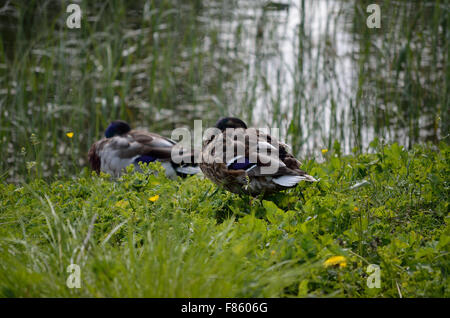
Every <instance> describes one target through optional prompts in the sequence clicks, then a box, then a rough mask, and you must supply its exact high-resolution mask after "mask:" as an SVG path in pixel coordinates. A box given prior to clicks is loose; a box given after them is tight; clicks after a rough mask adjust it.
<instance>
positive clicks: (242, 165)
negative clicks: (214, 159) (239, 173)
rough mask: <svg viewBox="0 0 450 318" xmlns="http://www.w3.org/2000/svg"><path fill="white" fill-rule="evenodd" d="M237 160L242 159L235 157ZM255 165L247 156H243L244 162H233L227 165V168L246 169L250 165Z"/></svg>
mask: <svg viewBox="0 0 450 318" xmlns="http://www.w3.org/2000/svg"><path fill="white" fill-rule="evenodd" d="M237 161H242V158H241V159H237ZM253 165H255V164H254V163H251V162H250V160H249V159H248V158H245V160H244V162H233V163H232V164H230V165H229V166H228V169H230V170H247V169H248V168H250V167H251V166H253Z"/></svg>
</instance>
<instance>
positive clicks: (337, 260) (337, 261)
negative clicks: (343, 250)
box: [323, 256, 347, 268]
mask: <svg viewBox="0 0 450 318" xmlns="http://www.w3.org/2000/svg"><path fill="white" fill-rule="evenodd" d="M323 265H324V266H325V267H329V266H334V265H339V267H340V268H343V267H346V266H347V260H346V259H345V257H344V256H332V257H330V258H329V259H327V260H326V261H325V262H324V263H323Z"/></svg>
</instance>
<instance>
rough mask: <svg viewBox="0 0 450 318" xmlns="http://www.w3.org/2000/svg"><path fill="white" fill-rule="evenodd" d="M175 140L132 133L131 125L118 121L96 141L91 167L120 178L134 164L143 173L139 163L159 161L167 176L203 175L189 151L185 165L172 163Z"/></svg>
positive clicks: (183, 163)
mask: <svg viewBox="0 0 450 318" xmlns="http://www.w3.org/2000/svg"><path fill="white" fill-rule="evenodd" d="M175 145H176V143H175V141H173V140H171V139H169V138H165V137H163V136H160V135H158V134H155V133H151V132H147V131H143V130H132V129H131V127H130V125H128V123H127V122H125V121H122V120H115V121H113V122H111V123H110V124H109V126H108V127H107V128H106V130H105V137H104V138H102V139H101V140H99V141H97V142H95V143H94V144H93V145H92V146H91V148H90V150H89V154H88V157H89V163H90V165H91V168H92V169H93V170H94V171H96V172H97V173H100V171H102V172H105V173H108V174H110V175H112V176H114V177H119V176H120V175H121V174H122V173H124V172H125V168H126V167H128V166H129V165H134V166H135V168H136V169H137V170H140V167H139V162H142V163H150V162H155V161H159V162H161V165H162V166H163V167H164V168H165V172H166V175H167V177H169V178H175V177H176V176H182V177H184V176H187V175H193V174H196V173H199V172H200V169H199V167H198V166H197V164H195V163H194V160H193V154H192V153H191V152H185V153H184V154H183V156H182V158H181V160H177V162H179V161H181V163H176V162H174V160H172V148H173V147H174V146H175Z"/></svg>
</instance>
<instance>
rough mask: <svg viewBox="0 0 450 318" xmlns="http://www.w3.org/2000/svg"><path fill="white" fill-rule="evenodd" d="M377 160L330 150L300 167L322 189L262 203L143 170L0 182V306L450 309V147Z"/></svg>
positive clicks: (377, 149)
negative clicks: (370, 304)
mask: <svg viewBox="0 0 450 318" xmlns="http://www.w3.org/2000/svg"><path fill="white" fill-rule="evenodd" d="M372 147H373V153H366V154H360V155H356V154H355V155H348V156H344V155H341V152H340V149H339V144H338V143H335V146H334V148H333V149H329V151H327V150H324V151H323V152H322V153H323V157H324V161H323V162H320V163H319V162H317V161H314V160H311V161H308V162H305V163H304V165H303V168H304V169H305V170H306V171H308V172H310V173H311V174H312V175H314V176H316V177H318V178H320V181H319V182H318V183H314V184H306V183H304V184H301V185H299V186H298V187H297V188H295V189H291V190H288V191H285V192H282V193H278V194H276V195H272V196H271V197H266V198H250V197H245V196H238V195H235V194H232V193H228V192H225V191H223V190H220V189H217V187H216V186H215V185H214V184H212V183H211V182H210V181H209V180H207V179H203V178H202V177H198V176H195V177H190V178H187V179H179V180H176V181H173V180H169V179H167V178H166V177H165V175H164V174H163V173H159V174H158V175H157V176H155V175H153V174H151V173H149V170H147V168H145V172H146V173H144V174H141V173H129V174H127V175H125V176H123V177H122V178H120V179H119V180H116V181H114V180H111V178H110V177H109V176H107V175H101V176H96V175H93V174H91V172H89V171H88V170H84V171H83V172H82V173H81V174H80V175H79V176H78V177H76V178H74V179H66V180H64V181H61V180H59V181H54V182H51V183H49V182H45V181H43V180H40V179H35V180H34V181H31V182H29V183H23V184H20V185H14V184H8V183H5V182H2V183H0V259H1V262H0V296H1V297H79V296H83V297H297V296H300V297H309V296H319V297H320V296H327V297H423V296H433V297H449V296H450V292H449V287H448V286H450V280H449V275H448V274H449V269H450V266H449V260H450V256H449V247H450V227H449V220H450V219H449V216H448V212H449V203H448V198H449V176H450V171H449V170H450V162H449V161H450V156H449V153H450V147H449V146H448V145H447V144H445V143H441V144H440V146H439V147H436V146H432V145H417V146H415V147H414V148H413V149H412V150H410V151H407V150H405V149H403V148H402V147H400V146H398V145H397V144H392V145H388V146H384V145H379V144H378V143H377V142H376V141H375V142H373V143H372ZM151 168H153V169H162V168H161V167H160V166H158V165H156V164H151ZM70 264H77V265H79V266H80V269H81V273H80V274H81V276H80V277H81V286H80V287H81V288H72V289H71V288H68V287H67V285H66V281H67V280H68V278H69V275H70V274H71V273H70V272H67V267H68V266H69V265H70ZM369 264H376V265H378V266H380V272H379V273H380V288H376V287H375V288H369V287H368V284H367V281H368V279H369V278H370V277H371V276H370V275H372V274H374V273H375V272H372V273H370V272H368V271H367V267H368V265H369ZM369 280H371V281H372V283H373V282H374V281H373V277H372V278H370V279H369Z"/></svg>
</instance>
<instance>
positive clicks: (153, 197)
mask: <svg viewBox="0 0 450 318" xmlns="http://www.w3.org/2000/svg"><path fill="white" fill-rule="evenodd" d="M158 199H159V195H158V194H157V195H154V196H152V197H150V198H148V200H149V201H151V202H155V201H158Z"/></svg>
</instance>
